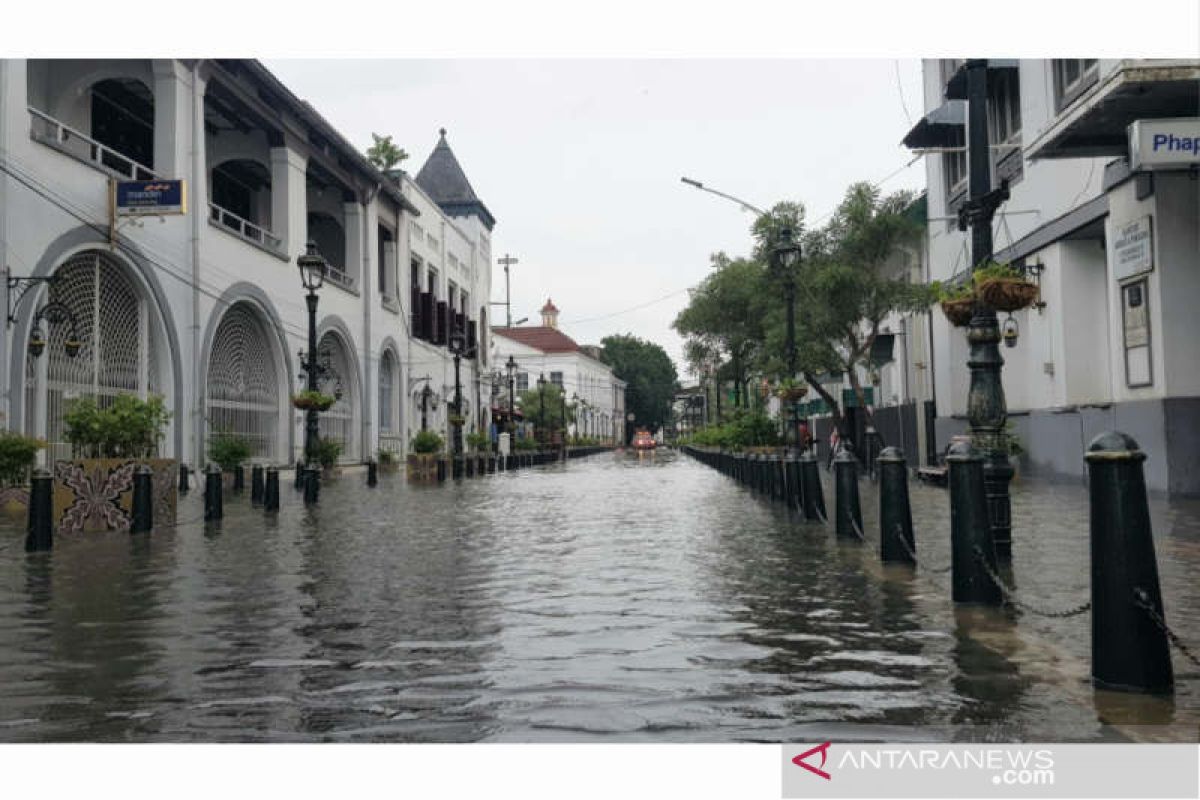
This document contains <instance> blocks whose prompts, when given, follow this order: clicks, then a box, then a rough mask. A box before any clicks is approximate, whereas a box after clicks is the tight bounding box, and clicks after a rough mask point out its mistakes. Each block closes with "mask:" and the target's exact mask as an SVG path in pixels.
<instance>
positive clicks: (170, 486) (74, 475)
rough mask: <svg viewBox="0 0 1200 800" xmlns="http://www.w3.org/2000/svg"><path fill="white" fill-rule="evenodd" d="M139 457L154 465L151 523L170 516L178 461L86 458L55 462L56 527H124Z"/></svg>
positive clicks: (71, 529) (62, 529) (130, 508)
mask: <svg viewBox="0 0 1200 800" xmlns="http://www.w3.org/2000/svg"><path fill="white" fill-rule="evenodd" d="M139 463H148V464H149V465H150V468H151V470H153V473H154V475H153V478H152V479H151V485H152V487H153V489H152V494H153V497H154V523H155V525H162V524H165V523H167V522H174V520H175V503H176V499H177V496H178V495H177V491H178V489H177V486H176V482H175V481H176V473H177V471H178V467H177V464H178V462H177V461H175V460H174V459H168V458H157V459H150V460H149V461H147V462H140V461H138V460H137V459H125V458H88V459H80V460H77V461H56V462H54V518H55V519H56V520H58V532H60V533H89V532H95V531H127V530H129V524H130V521H131V519H132V515H133V472H134V470H135V469H136V468H137V465H138V464H139Z"/></svg>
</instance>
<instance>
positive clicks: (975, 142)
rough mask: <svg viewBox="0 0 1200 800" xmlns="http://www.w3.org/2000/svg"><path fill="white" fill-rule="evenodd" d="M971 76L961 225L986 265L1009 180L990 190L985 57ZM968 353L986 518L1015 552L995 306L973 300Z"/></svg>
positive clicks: (1007, 550)
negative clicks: (965, 193)
mask: <svg viewBox="0 0 1200 800" xmlns="http://www.w3.org/2000/svg"><path fill="white" fill-rule="evenodd" d="M965 69H966V78H967V81H966V83H967V98H966V99H967V158H968V173H967V174H968V180H969V183H968V189H969V199H968V200H967V201H966V202H965V203H964V204H963V207H962V209H961V210H960V211H959V217H958V228H959V230H962V231H965V230H966V229H967V226H968V225H969V226H970V228H971V265H972V266H971V269H972V271H974V270H978V269H981V268H982V267H984V266H986V265H987V263H988V262H989V261H990V260H991V258H992V218H993V217H994V216H995V214H996V209H997V208H998V207H999V206H1000V205H1001V204H1002V203H1003V202H1004V201H1006V200H1007V199H1008V183H1007V181H1004V182H1002V183H1001V184H1000V187H999V188H997V189H994V190H993V189H992V174H991V158H992V156H991V151H990V149H989V147H988V125H987V96H988V90H987V79H988V75H987V72H988V70H987V60H986V59H981V58H976V59H970V60H968V61H967V62H966V65H965ZM967 342H968V343H969V346H970V354H969V356H968V359H967V366H968V367H969V368H970V370H971V388H970V391H969V393H968V395H967V418H968V419H969V420H970V423H971V440H972V444H973V445H974V446H975V447H976V448H977V449H979V450H981V451H982V452H983V453H985V458H986V460H985V461H984V467H983V480H984V487H985V490H986V494H987V503H988V520H989V522H990V524H991V529H992V539H993V540H994V541H995V545H996V555H997V556H999V557H1000V558H1005V559H1007V558H1010V557H1011V555H1012V504H1011V498H1010V495H1009V483H1010V482H1011V481H1012V478H1013V468H1012V466H1011V465H1010V464H1009V462H1008V446H1007V445H1008V441H1007V440H1008V435H1007V434H1006V433H1005V430H1004V428H1005V424H1006V422H1007V421H1008V409H1007V407H1006V404H1005V400H1004V384H1003V382H1002V379H1001V375H1000V370H1001V368H1002V367H1003V366H1004V358H1003V357H1002V356H1001V355H1000V348H999V344H1000V325H999V321H998V320H997V319H996V312H995V310H994V309H991V308H988V307H987V306H985V305H984V304H983V303H976V304H975V315H974V316H973V317H972V318H971V322H970V325H969V326H968V327H967Z"/></svg>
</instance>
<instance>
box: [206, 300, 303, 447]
mask: <svg viewBox="0 0 1200 800" xmlns="http://www.w3.org/2000/svg"><path fill="white" fill-rule="evenodd" d="M275 339H276V337H275V336H273V335H272V334H271V333H269V330H268V327H267V323H266V322H265V321H264V319H263V316H262V314H260V313H259V312H258V310H257V309H255V308H254V306H253V305H251V304H250V303H247V302H239V303H235V304H234V305H232V306H230V308H229V309H228V310H227V311H226V312H225V314H224V316H222V317H221V323H220V325H218V326H217V330H216V333H215V334H214V335H213V342H212V349H211V350H210V352H209V358H208V374H207V379H206V381H205V390H206V396H205V410H206V414H205V421H206V423H207V424H206V430H205V442H206V443H207V441H208V439H209V437H211V436H212V435H213V434H216V433H228V434H232V435H234V436H238V437H240V438H242V439H244V440H246V442H247V443H248V444H249V445H250V455H251V457H252V458H255V459H260V460H266V461H278V460H280V459H281V454H282V452H283V444H282V441H283V438H284V435H285V434H286V423H287V421H288V420H290V415H288V416H284V415H282V414H281V409H282V407H283V400H282V395H283V383H282V381H281V375H282V373H283V371H282V370H281V369H280V366H279V364H280V361H279V355H278V354H277V353H276V351H275V348H274V347H273V346H272V342H274V341H275Z"/></svg>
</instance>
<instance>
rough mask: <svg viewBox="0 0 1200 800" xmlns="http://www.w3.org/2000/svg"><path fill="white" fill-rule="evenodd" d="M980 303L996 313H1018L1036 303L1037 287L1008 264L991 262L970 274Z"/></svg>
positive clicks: (1023, 274)
mask: <svg viewBox="0 0 1200 800" xmlns="http://www.w3.org/2000/svg"><path fill="white" fill-rule="evenodd" d="M971 277H972V280H973V281H974V282H975V294H976V295H977V296H978V297H979V300H980V302H982V303H983V304H984V305H986V306H988V307H989V308H994V309H995V310H997V311H1007V312H1009V313H1012V312H1013V311H1020V310H1021V309H1022V308H1028V307H1029V306H1031V305H1033V304H1034V303H1035V302H1036V301H1037V297H1038V286H1037V284H1036V283H1034V282H1033V281H1030V280H1028V279H1026V277H1025V273H1023V272H1022V271H1021V270H1019V269H1017V268H1016V267H1012V266H1009V265H1008V264H997V263H995V262H992V263H990V264H988V265H986V266H984V267H980V268H979V269H977V270H975V272H974V273H972V276H971Z"/></svg>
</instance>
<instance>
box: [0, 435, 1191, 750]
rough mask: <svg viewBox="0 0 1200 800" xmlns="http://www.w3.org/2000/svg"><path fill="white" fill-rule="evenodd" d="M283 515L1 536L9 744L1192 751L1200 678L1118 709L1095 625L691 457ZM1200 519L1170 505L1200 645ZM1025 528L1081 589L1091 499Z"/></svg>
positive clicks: (665, 452) (1051, 565) (601, 461)
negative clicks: (607, 744)
mask: <svg viewBox="0 0 1200 800" xmlns="http://www.w3.org/2000/svg"><path fill="white" fill-rule="evenodd" d="M823 477H825V479H826V481H827V482H826V488H825V491H826V493H827V497H831V496H832V494H831V490H832V487H831V486H829V484H828V480H827V479H828V476H823ZM862 493H863V511H864V527H865V529H866V530H867V531H868V532H869V533H870V534H871V538H872V539H875V538H877V530H876V527H877V519H876V512H877V508H876V502H877V497H876V495H875V488H874V487H873V486H872V485H871V484H870V483H868V482H864V483H863V487H862ZM912 495H913V507H914V517H915V527H916V535H917V543H918V551H919V554H920V556H921V559H922V561H923V563H926V564H929V565H932V566H940V565H944V564H946V563H948V560H949V542H948V534H947V531H948V529H949V524H948V508H947V502H948V501H947V495H946V493H945V491H944V490H942V489H937V488H934V487H924V486H914V487H913V490H912ZM200 503H201V498H200V497H199V495H198V493H196V494H193V495H190V496H188V497H186V498H185V499H184V500H183V502H182V504H181V510H180V518H181V519H184V520H188V519H195V518H197V517H199V509H200ZM283 504H284V506H283V509H282V511H281V513H280V514H279V516H278V518H272V517H265V516H264V515H263V514H262V512H261V510H259V509H255V508H252V507H251V506H250V504H249V501H248V497H240V498H234V497H231V498H228V499H227V502H226V514H227V516H226V519H225V520H224V521H223V523H222V524H220V525H219V526H218V525H209V526H205V525H203V524H201V523H190V524H184V525H182V526H180V527H179V528H178V529H170V528H164V529H161V530H157V531H155V532H154V533H153V534H152V535H150V536H134V537H131V536H128V535H124V534H112V535H93V536H86V537H84V536H80V537H61V538H60V540H59V541H58V542H57V545H56V549H55V551H54V552H53V553H52V554H35V555H30V556H26V555H25V554H24V553H22V552H21V551H20V546H19V545H20V541H21V538H22V536H23V533H22V531H20V530H19V527H18V526H10V527H7V528H4V529H2V530H0V547H2V548H3V549H0V700H2V702H0V709H2V710H0V739H4V740H12V741H40V740H103V741H112V740H161V741H214V740H215V741H247V740H250V741H356V740H371V741H479V740H508V741H662V740H667V741H726V740H732V741H801V740H806V739H811V738H813V737H814V736H826V737H833V738H838V739H840V740H843V741H844V740H849V739H859V740H945V741H951V740H970V741H1032V740H1039V741H1040V740H1055V739H1059V740H1064V739H1065V740H1081V741H1089V740H1104V739H1109V738H1134V739H1161V740H1181V739H1182V740H1191V741H1194V740H1195V739H1196V729H1197V714H1196V711H1197V709H1198V708H1200V699H1198V698H1197V697H1196V693H1195V688H1196V681H1195V678H1196V677H1197V676H1196V674H1195V673H1194V672H1185V671H1180V672H1179V681H1180V684H1179V687H1178V689H1177V694H1176V697H1175V699H1174V701H1170V700H1166V701H1164V700H1161V699H1160V700H1148V699H1145V698H1140V697H1130V696H1127V695H1119V696H1109V695H1108V694H1107V693H1094V692H1093V691H1092V690H1091V687H1090V682H1089V678H1088V668H1089V664H1088V647H1089V632H1088V621H1087V620H1088V618H1087V617H1086V616H1083V617H1077V618H1071V619H1065V620H1063V619H1044V618H1039V617H1034V616H1031V615H1027V614H1016V613H1012V612H1008V611H1001V610H996V609H971V608H959V609H956V608H954V607H953V606H952V605H951V603H950V602H949V577H948V576H947V575H944V574H939V573H936V572H934V571H932V570H930V569H926V568H924V567H921V566H918V567H917V568H916V569H912V568H909V567H906V566H884V565H881V564H880V563H879V559H878V553H877V552H876V551H875V549H874V544H873V542H872V543H871V544H862V543H859V542H856V541H839V540H837V539H836V538H835V537H834V536H833V533H832V530H831V529H830V528H829V527H827V526H824V525H818V524H809V523H805V522H804V521H803V520H801V519H799V518H798V517H797V516H796V514H795V513H794V512H792V511H790V510H788V509H785V508H782V507H780V506H778V505H774V504H770V503H767V502H765V501H763V500H762V499H761V498H759V497H757V496H755V495H754V494H753V493H751V492H749V491H748V490H746V489H744V488H741V487H739V486H737V485H736V484H734V483H733V482H732V481H730V480H728V479H727V478H725V477H724V476H722V475H720V474H719V473H717V472H716V471H714V470H711V469H709V468H707V467H704V466H702V465H699V464H697V463H696V462H694V461H692V460H690V459H688V458H686V457H684V456H682V455H680V454H678V453H676V452H673V451H671V450H669V449H662V450H659V451H655V452H644V453H638V452H633V451H630V452H627V453H622V454H615V455H603V456H595V457H591V458H588V459H583V460H579V461H571V462H569V463H567V464H555V465H547V466H545V467H540V468H536V469H531V470H522V471H518V472H512V473H507V474H505V473H498V474H496V475H493V476H488V477H486V478H480V479H474V480H464V481H461V482H457V483H455V482H450V483H448V484H447V485H444V486H441V487H432V488H431V487H409V486H408V485H406V484H405V482H404V480H403V476H399V475H386V474H385V475H381V476H380V485H379V487H378V488H376V489H369V488H367V487H366V486H365V485H364V481H363V479H362V476H360V475H354V474H347V475H345V476H343V477H342V478H341V479H340V480H338V481H336V482H332V483H329V484H327V485H326V486H325V487H324V488H323V491H322V503H321V505H320V506H318V507H316V508H310V509H306V508H305V507H304V506H303V505H302V504H301V503H300V499H299V496H298V495H296V494H294V493H292V492H291V489H290V487H287V488H286V489H285V496H284V497H283ZM1197 510H1200V509H1198V508H1196V507H1190V506H1178V505H1174V504H1165V503H1160V504H1159V505H1158V506H1157V507H1156V508H1155V514H1156V516H1155V521H1156V526H1157V527H1156V544H1157V546H1158V547H1159V548H1160V549H1159V560H1160V564H1161V570H1160V571H1161V573H1162V577H1163V585H1164V596H1165V598H1166V602H1167V612H1168V616H1169V619H1170V621H1171V623H1172V625H1173V626H1174V627H1175V628H1176V629H1177V630H1179V631H1180V632H1181V635H1182V636H1184V638H1185V639H1186V640H1192V641H1200V598H1198V597H1197V595H1196V592H1195V591H1194V590H1193V588H1192V583H1193V582H1192V580H1191V576H1192V575H1194V571H1195V569H1196V566H1197V564H1198V562H1200V523H1198V519H1200V518H1198V517H1197V516H1195V512H1196V511H1197ZM1013 514H1014V520H1015V523H1016V524H1015V526H1014V528H1015V531H1016V534H1017V535H1016V537H1015V539H1016V541H1015V546H1014V560H1013V567H1012V572H1011V574H1010V575H1009V576H1008V578H1009V579H1010V580H1011V581H1013V582H1015V583H1017V585H1018V588H1019V590H1020V592H1021V593H1022V594H1028V596H1030V597H1034V598H1037V599H1038V600H1039V601H1040V602H1041V603H1043V604H1045V605H1048V606H1050V607H1065V606H1067V605H1070V604H1073V603H1075V602H1077V601H1078V600H1079V599H1080V597H1081V596H1084V597H1086V594H1087V585H1088V584H1087V581H1088V576H1087V527H1086V497H1085V496H1083V495H1082V493H1081V492H1080V491H1079V490H1078V488H1077V487H1063V486H1057V487H1055V486H1050V487H1035V486H1031V485H1027V484H1023V485H1022V486H1021V487H1019V489H1018V490H1017V493H1016V494H1015V495H1014V503H1013Z"/></svg>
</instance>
